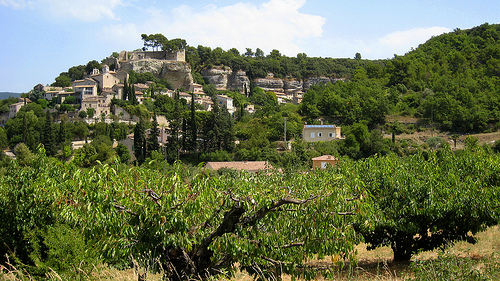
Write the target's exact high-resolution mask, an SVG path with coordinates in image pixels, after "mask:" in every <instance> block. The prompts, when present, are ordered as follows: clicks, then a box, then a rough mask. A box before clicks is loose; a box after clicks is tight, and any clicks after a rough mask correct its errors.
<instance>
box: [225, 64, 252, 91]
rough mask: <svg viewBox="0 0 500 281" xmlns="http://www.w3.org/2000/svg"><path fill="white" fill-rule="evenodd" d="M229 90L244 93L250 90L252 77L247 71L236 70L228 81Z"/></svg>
mask: <svg viewBox="0 0 500 281" xmlns="http://www.w3.org/2000/svg"><path fill="white" fill-rule="evenodd" d="M227 87H228V90H233V91H238V92H240V93H243V94H247V93H245V91H247V92H250V79H248V76H247V74H246V72H245V71H241V70H240V71H236V72H233V74H232V75H231V77H230V79H229V81H228V85H227Z"/></svg>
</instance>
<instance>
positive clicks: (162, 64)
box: [121, 59, 194, 89]
mask: <svg viewBox="0 0 500 281" xmlns="http://www.w3.org/2000/svg"><path fill="white" fill-rule="evenodd" d="M121 69H123V70H125V71H130V70H133V71H135V72H138V73H145V72H151V73H152V74H153V75H154V76H155V77H157V78H165V79H167V80H168V81H169V82H170V83H172V85H173V86H174V88H176V89H177V88H180V87H183V88H185V89H189V86H190V85H191V84H193V83H194V81H193V76H192V75H191V66H190V65H189V64H188V63H186V62H178V61H167V60H157V59H143V60H135V61H129V62H122V63H121Z"/></svg>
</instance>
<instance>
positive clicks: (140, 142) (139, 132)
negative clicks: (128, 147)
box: [134, 118, 147, 165]
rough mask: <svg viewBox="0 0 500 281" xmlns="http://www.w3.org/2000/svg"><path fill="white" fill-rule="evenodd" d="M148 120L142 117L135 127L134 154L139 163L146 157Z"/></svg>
mask: <svg viewBox="0 0 500 281" xmlns="http://www.w3.org/2000/svg"><path fill="white" fill-rule="evenodd" d="M146 150H147V140H146V122H145V121H144V120H143V119H142V118H141V119H140V120H139V122H138V123H137V124H135V127H134V155H135V158H136V159H137V162H138V164H139V165H141V164H142V163H144V160H145V159H146Z"/></svg>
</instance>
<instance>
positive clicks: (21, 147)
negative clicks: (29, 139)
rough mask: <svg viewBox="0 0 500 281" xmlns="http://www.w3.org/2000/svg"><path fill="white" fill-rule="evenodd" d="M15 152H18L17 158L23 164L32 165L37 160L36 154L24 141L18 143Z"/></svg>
mask: <svg viewBox="0 0 500 281" xmlns="http://www.w3.org/2000/svg"><path fill="white" fill-rule="evenodd" d="M14 152H15V153H16V160H17V162H18V163H19V165H21V166H29V165H32V164H33V162H34V161H35V160H36V156H35V154H33V153H32V152H31V151H30V149H29V148H28V147H27V146H26V145H25V144H24V143H22V142H21V143H18V144H17V145H16V147H15V148H14Z"/></svg>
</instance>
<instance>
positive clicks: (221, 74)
mask: <svg viewBox="0 0 500 281" xmlns="http://www.w3.org/2000/svg"><path fill="white" fill-rule="evenodd" d="M201 76H203V78H204V79H205V80H207V81H208V82H209V83H210V84H214V85H215V87H216V88H217V89H219V90H232V91H239V92H240V93H243V92H245V88H246V90H247V91H250V79H248V77H247V74H246V73H245V71H241V70H240V71H236V72H233V71H232V70H231V68H229V67H218V68H211V69H206V70H203V71H202V72H201Z"/></svg>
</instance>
